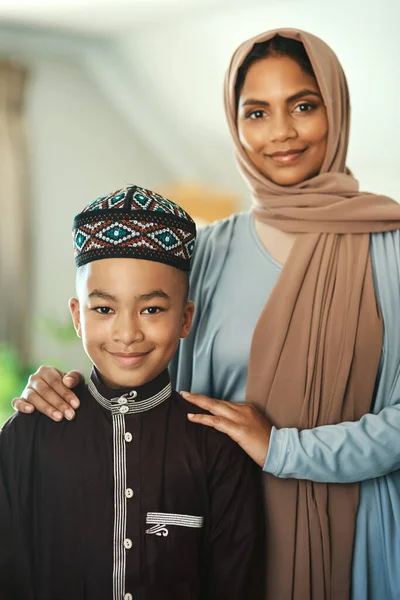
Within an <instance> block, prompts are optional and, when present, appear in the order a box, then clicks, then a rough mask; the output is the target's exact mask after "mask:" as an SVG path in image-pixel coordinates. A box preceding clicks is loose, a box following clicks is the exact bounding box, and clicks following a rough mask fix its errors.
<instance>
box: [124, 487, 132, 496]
mask: <svg viewBox="0 0 400 600" xmlns="http://www.w3.org/2000/svg"><path fill="white" fill-rule="evenodd" d="M125 496H126V497H127V498H133V489H132V488H126V490H125Z"/></svg>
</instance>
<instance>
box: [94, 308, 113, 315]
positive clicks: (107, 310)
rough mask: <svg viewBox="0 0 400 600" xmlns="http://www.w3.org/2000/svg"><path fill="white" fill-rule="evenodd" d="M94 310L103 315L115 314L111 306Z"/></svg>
mask: <svg viewBox="0 0 400 600" xmlns="http://www.w3.org/2000/svg"><path fill="white" fill-rule="evenodd" d="M94 310H95V311H96V312H97V313H99V314H101V315H110V314H111V313H112V312H113V310H112V308H110V307H109V306H97V307H96V308H95V309H94Z"/></svg>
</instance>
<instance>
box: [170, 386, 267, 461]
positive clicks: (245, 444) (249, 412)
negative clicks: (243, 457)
mask: <svg viewBox="0 0 400 600" xmlns="http://www.w3.org/2000/svg"><path fill="white" fill-rule="evenodd" d="M181 395H182V396H183V397H184V398H185V400H187V401H188V402H191V403H192V404H195V405H196V406H199V407H200V408H203V409H205V410H207V411H208V412H209V413H211V414H195V413H188V418H189V419H190V421H193V422H194V423H200V424H201V425H206V426H207V427H213V428H214V429H217V430H218V431H222V432H223V433H226V435H229V437H230V438H231V439H232V440H233V441H234V442H236V443H237V444H239V446H240V447H241V448H242V449H243V450H244V451H245V452H246V453H247V454H248V455H249V456H250V458H252V459H253V460H254V462H256V463H257V464H258V465H259V466H260V467H261V468H262V467H263V466H264V463H265V459H266V458H267V453H268V448H269V439H270V435H271V429H272V426H271V424H270V422H269V421H268V419H267V418H266V417H265V416H264V415H262V414H261V413H260V412H259V411H258V410H257V409H256V408H255V407H254V406H251V405H249V404H239V403H237V402H225V401H223V400H214V399H213V398H208V397H207V396H202V395H201V394H190V393H188V392H181Z"/></svg>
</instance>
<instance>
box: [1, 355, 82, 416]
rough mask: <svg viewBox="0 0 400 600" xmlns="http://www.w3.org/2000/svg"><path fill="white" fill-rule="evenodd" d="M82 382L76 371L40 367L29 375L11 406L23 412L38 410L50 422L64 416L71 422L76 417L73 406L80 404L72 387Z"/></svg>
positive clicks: (79, 374)
mask: <svg viewBox="0 0 400 600" xmlns="http://www.w3.org/2000/svg"><path fill="white" fill-rule="evenodd" d="M83 381H84V377H83V375H82V374H81V373H80V372H79V371H69V372H68V373H64V372H63V371H60V370H58V369H55V368H54V367H46V366H42V367H39V369H38V370H37V371H36V373H33V375H31V376H30V377H29V379H28V383H27V384H26V387H25V389H24V391H23V392H22V394H21V396H20V397H19V398H14V400H13V401H12V406H13V408H14V409H15V410H19V411H20V412H24V413H32V412H33V411H34V410H35V409H37V410H38V411H39V412H41V413H43V414H45V415H47V416H48V417H49V418H50V419H53V421H61V420H62V419H63V417H65V418H66V419H68V420H69V421H71V420H72V419H73V418H74V417H75V411H74V408H75V409H76V408H78V407H79V404H80V403H79V400H78V398H77V396H76V395H75V394H74V393H73V392H72V391H71V389H72V388H74V387H76V386H77V385H78V384H79V383H82V382H83Z"/></svg>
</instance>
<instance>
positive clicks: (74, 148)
mask: <svg viewBox="0 0 400 600" xmlns="http://www.w3.org/2000/svg"><path fill="white" fill-rule="evenodd" d="M26 61H27V63H28V64H29V66H30V68H31V82H30V86H29V92H28V101H27V122H28V126H29V143H30V149H31V165H30V167H31V174H30V177H31V184H32V187H31V197H32V234H33V236H32V237H33V256H32V263H33V278H32V279H33V290H32V314H33V328H32V332H31V340H32V358H33V360H34V362H39V363H41V362H46V363H49V362H50V363H52V364H59V365H60V366H62V365H64V364H65V365H71V366H75V367H80V366H81V365H84V364H85V360H84V358H83V353H82V352H81V349H80V344H79V343H75V344H72V345H71V344H68V343H63V344H61V345H60V343H59V342H58V340H57V339H52V337H51V335H49V334H48V333H47V332H46V331H44V327H43V318H44V317H50V318H52V319H55V320H56V321H59V322H60V323H61V324H65V323H66V322H68V319H69V316H68V315H69V311H68V308H67V302H68V299H69V297H70V296H71V295H73V293H74V276H75V268H74V262H73V254H72V244H71V226H72V220H73V217H74V215H75V214H76V213H77V212H79V211H80V210H81V209H82V208H83V207H84V206H85V205H86V204H87V203H89V202H90V201H91V200H94V199H95V198H96V197H98V196H100V195H103V194H104V193H107V192H109V191H112V190H114V189H117V188H118V187H121V186H123V185H125V184H127V183H137V184H139V185H142V186H144V187H146V186H147V187H150V188H155V189H157V188H158V187H161V186H162V185H164V184H165V182H167V181H169V179H170V174H169V172H168V170H167V169H166V168H165V166H164V164H163V162H162V160H160V158H159V157H157V156H155V155H154V154H153V153H151V152H150V151H149V149H148V148H147V146H146V143H145V142H143V140H142V139H141V138H140V137H139V136H138V135H137V134H136V133H135V131H134V130H133V129H132V127H131V126H130V125H129V124H127V123H126V121H125V120H124V119H123V118H122V117H121V115H120V114H119V113H117V111H116V110H115V109H114V107H113V106H111V105H110V103H109V102H108V101H107V100H106V99H105V98H104V96H103V94H102V93H101V91H100V90H99V88H98V86H97V85H96V84H95V83H94V82H93V81H92V80H91V78H90V76H89V75H88V73H87V72H86V71H85V70H84V69H83V68H82V67H81V66H80V65H79V64H78V63H76V62H74V61H68V60H65V59H64V60H62V59H51V58H45V57H40V58H37V59H34V60H32V59H28V58H27V59H26Z"/></svg>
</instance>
